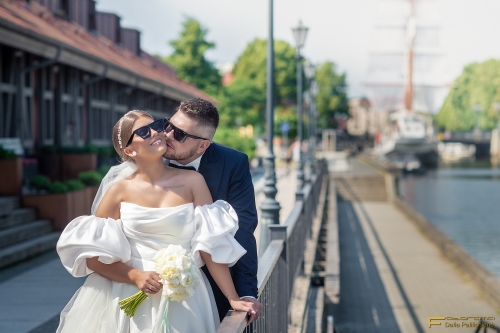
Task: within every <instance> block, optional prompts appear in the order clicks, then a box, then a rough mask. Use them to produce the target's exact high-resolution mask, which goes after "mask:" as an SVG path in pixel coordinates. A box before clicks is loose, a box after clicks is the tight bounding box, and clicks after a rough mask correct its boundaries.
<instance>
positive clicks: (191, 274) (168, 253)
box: [118, 244, 200, 317]
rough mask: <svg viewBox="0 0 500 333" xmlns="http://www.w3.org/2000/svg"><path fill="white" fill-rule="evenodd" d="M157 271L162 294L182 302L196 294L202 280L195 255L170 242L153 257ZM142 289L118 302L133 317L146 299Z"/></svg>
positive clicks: (168, 298) (169, 298)
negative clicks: (161, 285)
mask: <svg viewBox="0 0 500 333" xmlns="http://www.w3.org/2000/svg"><path fill="white" fill-rule="evenodd" d="M153 261H154V262H155V264H156V265H155V271H156V272H157V273H158V274H159V275H160V278H161V283H162V284H163V291H162V295H163V296H164V297H166V298H167V300H172V301H176V302H182V301H183V300H186V299H188V298H189V297H191V296H192V295H193V294H194V291H195V290H196V288H197V287H198V285H199V283H200V280H199V278H198V272H197V270H198V268H197V267H196V263H195V261H194V258H193V256H192V255H191V254H190V253H188V254H186V250H185V249H184V248H183V247H182V246H180V245H173V244H170V245H169V246H168V247H167V248H164V249H161V250H160V251H158V252H157V253H156V254H155V256H154V257H153ZM146 297H147V295H146V293H144V292H143V291H142V290H141V291H139V292H137V293H136V294H134V295H132V296H130V297H128V298H125V299H123V300H121V301H120V302H119V303H118V304H119V305H120V309H122V310H123V311H124V312H125V314H126V315H127V316H129V317H132V316H133V315H134V313H135V311H136V310H137V307H138V306H139V305H140V304H141V303H142V302H143V301H144V300H145V299H146Z"/></svg>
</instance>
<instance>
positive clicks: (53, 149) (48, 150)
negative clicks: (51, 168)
mask: <svg viewBox="0 0 500 333" xmlns="http://www.w3.org/2000/svg"><path fill="white" fill-rule="evenodd" d="M40 151H41V152H42V154H45V155H50V154H57V146H43V147H41V148H40Z"/></svg>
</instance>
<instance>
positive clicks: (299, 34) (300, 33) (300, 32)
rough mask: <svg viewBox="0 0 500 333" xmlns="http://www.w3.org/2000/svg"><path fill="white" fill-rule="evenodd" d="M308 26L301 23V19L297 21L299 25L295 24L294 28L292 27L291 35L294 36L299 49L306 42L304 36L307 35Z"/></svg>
mask: <svg viewBox="0 0 500 333" xmlns="http://www.w3.org/2000/svg"><path fill="white" fill-rule="evenodd" d="M308 30H309V28H307V27H305V26H304V25H303V24H302V21H299V25H298V26H296V27H295V28H292V31H293V37H294V38H295V46H296V47H297V48H298V49H300V48H301V47H302V46H304V43H305V42H306V36H307V31H308Z"/></svg>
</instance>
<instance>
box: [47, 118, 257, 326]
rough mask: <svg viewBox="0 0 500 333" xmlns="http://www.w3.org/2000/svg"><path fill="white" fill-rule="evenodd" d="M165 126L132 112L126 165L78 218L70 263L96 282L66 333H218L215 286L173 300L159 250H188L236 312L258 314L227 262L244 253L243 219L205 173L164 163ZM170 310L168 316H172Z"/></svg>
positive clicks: (79, 297)
mask: <svg viewBox="0 0 500 333" xmlns="http://www.w3.org/2000/svg"><path fill="white" fill-rule="evenodd" d="M163 131H164V121H163V120H162V119H160V120H156V121H153V118H152V117H151V115H149V114H148V113H147V112H144V111H137V110H135V111H129V112H128V113H126V114H125V115H124V116H123V117H122V118H121V119H120V120H119V121H118V123H117V124H116V125H115V127H114V128H113V145H114V147H115V150H116V151H117V152H118V154H119V155H120V157H121V158H122V160H123V163H122V164H120V165H119V166H116V167H113V168H111V170H110V171H109V172H108V174H107V175H106V177H105V178H104V179H103V181H102V183H101V186H100V188H99V191H98V193H97V195H96V198H95V200H94V204H93V206H92V214H93V215H90V216H81V217H78V218H76V219H74V220H73V221H71V222H70V223H69V224H68V226H67V227H66V228H65V230H64V231H63V233H62V234H61V237H60V239H59V241H58V243H57V252H58V254H59V256H60V258H61V261H62V263H63V265H64V267H65V268H66V269H67V270H68V271H69V272H70V273H71V274H72V275H73V276H75V277H81V276H86V275H88V274H90V275H89V276H88V278H87V279H86V281H85V283H84V284H83V286H82V287H81V288H80V289H79V290H78V291H77V292H76V293H75V295H74V296H73V298H72V299H71V300H70V301H69V303H68V304H67V305H66V307H65V308H64V309H63V311H62V312H61V319H60V323H59V327H58V329H57V333H59V332H68V333H69V332H71V333H78V332H81V333H84V332H85V333H97V332H99V333H101V332H102V333H109V332H113V333H114V332H120V333H122V332H127V333H128V332H131V333H139V332H141V333H143V332H151V333H159V332H172V333H174V332H179V333H195V332H196V333H198V332H215V331H216V329H217V327H218V325H219V319H218V314H217V308H216V305H215V301H214V298H213V295H212V290H211V288H210V284H209V283H208V281H207V280H206V277H205V276H204V274H203V273H202V271H201V270H198V272H199V278H200V284H199V286H198V288H197V289H196V291H195V293H194V295H193V296H192V297H190V298H188V299H187V300H185V301H182V302H181V303H179V302H169V303H167V302H166V301H165V299H164V297H162V296H161V294H162V293H161V290H162V284H161V283H160V282H159V280H160V277H159V275H158V274H157V273H156V272H155V271H154V267H155V265H154V262H153V261H152V258H153V256H154V255H155V253H156V252H157V251H158V250H160V249H162V248H165V247H167V246H168V245H169V244H176V245H181V246H182V247H183V248H185V249H186V250H187V251H188V252H190V253H192V254H193V256H194V257H195V259H196V262H197V266H198V267H201V266H203V265H207V268H208V269H209V271H210V274H211V275H212V277H213V278H214V280H215V281H216V283H217V285H218V286H219V287H220V289H221V290H222V292H223V293H224V295H226V297H227V298H228V300H229V302H230V304H231V306H232V308H233V309H235V310H241V311H245V312H248V313H250V314H254V313H255V312H254V310H253V308H252V303H251V302H245V301H242V300H240V299H239V296H238V294H237V293H236V290H235V288H234V285H233V281H232V279H231V275H230V273H229V269H228V266H231V265H233V264H234V263H236V261H238V259H239V258H240V257H241V256H242V255H243V254H245V250H244V249H243V248H242V247H241V245H240V244H239V243H238V242H237V241H236V240H235V239H234V238H233V236H234V234H235V233H236V230H237V229H238V223H237V215H236V212H235V211H234V210H233V208H232V207H231V206H230V205H229V204H228V203H227V202H225V201H217V202H215V203H212V198H211V196H210V192H209V190H208V188H207V185H206V183H205V180H204V178H203V176H201V175H200V174H198V173H197V172H193V171H187V170H180V169H174V168H171V167H168V166H165V165H164V163H163V160H162V155H163V154H164V153H165V151H166V150H167V145H166V144H165V135H164V132H163ZM138 290H142V291H143V292H145V293H146V294H148V297H147V299H146V300H145V301H144V302H143V303H142V304H141V305H140V306H139V307H138V309H137V311H136V313H135V315H134V316H133V317H130V318H129V317H127V316H126V315H125V314H124V312H123V311H122V310H120V308H119V306H118V302H119V301H120V300H122V299H125V298H127V297H129V296H131V295H133V294H135V293H136V292H137V291H138ZM166 304H169V305H168V311H167V310H166Z"/></svg>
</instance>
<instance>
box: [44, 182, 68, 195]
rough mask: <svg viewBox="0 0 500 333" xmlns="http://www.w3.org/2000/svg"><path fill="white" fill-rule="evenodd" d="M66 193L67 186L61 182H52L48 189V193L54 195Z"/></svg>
mask: <svg viewBox="0 0 500 333" xmlns="http://www.w3.org/2000/svg"><path fill="white" fill-rule="evenodd" d="M68 191H69V189H68V185H66V184H64V183H62V182H54V183H52V184H51V185H50V187H49V192H50V193H54V194H58V193H66V192H68Z"/></svg>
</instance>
